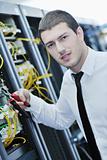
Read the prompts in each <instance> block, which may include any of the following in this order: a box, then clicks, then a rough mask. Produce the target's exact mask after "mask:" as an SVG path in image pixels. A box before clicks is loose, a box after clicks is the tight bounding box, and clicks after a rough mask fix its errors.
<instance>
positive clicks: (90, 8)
mask: <svg viewBox="0 0 107 160" xmlns="http://www.w3.org/2000/svg"><path fill="white" fill-rule="evenodd" d="M0 1H3V2H11V3H16V4H22V5H27V6H31V7H36V8H40V9H44V10H47V11H50V10H53V9H62V10H66V11H68V12H69V13H71V14H72V15H73V16H76V17H81V18H88V19H93V20H96V21H98V23H107V16H106V15H105V13H106V12H105V11H106V10H107V7H106V0H79V1H78V0H63V1H62V0H53V1H52V0H0Z"/></svg>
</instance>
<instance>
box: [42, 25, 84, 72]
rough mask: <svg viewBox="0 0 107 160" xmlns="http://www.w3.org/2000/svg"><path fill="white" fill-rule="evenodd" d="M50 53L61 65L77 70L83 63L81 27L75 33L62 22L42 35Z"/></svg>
mask: <svg viewBox="0 0 107 160" xmlns="http://www.w3.org/2000/svg"><path fill="white" fill-rule="evenodd" d="M41 38H42V41H43V42H44V44H45V46H46V48H47V50H48V52H49V53H50V54H51V56H52V57H53V58H54V59H55V60H56V61H57V62H58V63H59V64H61V65H63V66H65V67H68V68H71V69H72V70H73V69H74V71H75V69H77V68H78V67H79V66H80V65H81V63H82V60H81V59H82V56H83V55H82V45H83V32H82V29H81V28H80V27H78V28H77V32H76V33H75V32H74V31H73V30H72V29H71V28H69V27H68V26H67V24H66V23H64V22H62V23H59V24H58V25H56V26H54V27H52V29H50V30H46V31H43V32H42V33H41Z"/></svg>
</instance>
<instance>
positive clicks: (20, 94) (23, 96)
mask: <svg viewBox="0 0 107 160" xmlns="http://www.w3.org/2000/svg"><path fill="white" fill-rule="evenodd" d="M11 96H12V98H14V99H15V101H16V102H17V104H18V105H19V106H20V107H21V108H22V109H25V108H26V107H30V94H29V91H28V90H26V89H20V90H18V91H15V92H14V93H12V95H11Z"/></svg>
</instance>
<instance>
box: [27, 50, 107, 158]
mask: <svg viewBox="0 0 107 160" xmlns="http://www.w3.org/2000/svg"><path fill="white" fill-rule="evenodd" d="M81 71H83V72H84V75H83V77H82V79H81V84H82V92H83V98H84V103H85V107H86V110H87V114H88V117H89V120H90V123H91V126H92V129H93V133H94V135H95V138H96V142H97V145H98V148H99V150H100V152H101V156H102V159H103V160H107V52H98V51H95V50H93V49H91V48H89V53H88V56H87V58H86V61H85V63H84V65H83V67H82V69H81ZM71 74H72V71H71V70H70V69H68V70H67V71H66V72H65V74H64V77H63V82H62V87H61V91H60V97H59V99H58V101H57V103H56V104H47V103H46V102H44V101H43V100H41V99H40V98H38V97H36V96H34V95H32V94H31V102H30V103H31V108H30V109H29V110H30V112H31V114H32V116H33V119H34V121H36V122H37V123H43V124H45V125H47V126H50V127H53V128H55V129H61V130H62V129H66V128H69V127H70V126H71V125H72V123H73V122H74V120H77V123H78V125H79V127H80V129H81V131H82V133H83V135H84V137H85V134H84V130H83V127H82V123H81V120H80V116H79V112H78V106H77V97H76V86H75V82H74V79H73V77H72V75H71Z"/></svg>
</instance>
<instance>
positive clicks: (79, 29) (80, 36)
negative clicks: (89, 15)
mask: <svg viewBox="0 0 107 160" xmlns="http://www.w3.org/2000/svg"><path fill="white" fill-rule="evenodd" d="M76 34H77V36H78V38H79V39H80V40H82V41H84V32H83V29H82V28H81V27H80V26H79V27H78V28H77V30H76Z"/></svg>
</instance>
